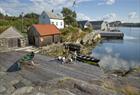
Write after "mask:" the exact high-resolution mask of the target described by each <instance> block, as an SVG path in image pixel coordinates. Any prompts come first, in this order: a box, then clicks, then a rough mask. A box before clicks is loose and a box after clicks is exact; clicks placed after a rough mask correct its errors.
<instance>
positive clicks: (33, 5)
mask: <svg viewBox="0 0 140 95" xmlns="http://www.w3.org/2000/svg"><path fill="white" fill-rule="evenodd" d="M74 1H75V0H28V1H24V2H23V0H0V6H1V8H2V9H4V10H5V11H6V12H8V13H10V14H11V15H14V16H15V15H16V16H18V15H19V14H21V12H24V13H29V12H35V13H39V14H40V13H41V12H42V11H43V10H46V11H50V10H52V9H54V10H56V11H60V10H61V9H62V8H63V7H69V8H72V6H73V2H74ZM88 1H91V0H76V5H78V4H79V3H82V2H88Z"/></svg>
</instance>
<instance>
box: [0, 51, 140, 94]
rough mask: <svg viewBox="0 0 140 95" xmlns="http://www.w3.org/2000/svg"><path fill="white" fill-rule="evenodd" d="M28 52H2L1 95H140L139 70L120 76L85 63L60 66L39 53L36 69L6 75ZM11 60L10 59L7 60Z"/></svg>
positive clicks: (0, 64) (0, 66)
mask: <svg viewBox="0 0 140 95" xmlns="http://www.w3.org/2000/svg"><path fill="white" fill-rule="evenodd" d="M24 54H26V52H7V53H0V95H139V93H140V84H139V82H140V70H139V69H138V70H135V71H133V72H131V74H129V75H127V76H125V77H120V76H115V75H112V74H111V75H110V74H109V75H108V74H105V73H104V72H103V71H102V70H101V69H100V68H98V67H96V66H91V65H88V64H85V63H76V64H59V63H58V62H57V61H55V60H54V58H51V57H46V56H43V55H39V54H37V55H36V56H35V59H34V61H35V62H36V63H38V64H39V65H38V66H36V67H35V68H30V67H23V68H22V70H20V71H17V72H6V70H7V69H8V67H10V66H11V65H12V64H13V63H14V62H15V60H16V59H18V58H19V57H21V56H23V55H24ZM7 58H8V59H7Z"/></svg>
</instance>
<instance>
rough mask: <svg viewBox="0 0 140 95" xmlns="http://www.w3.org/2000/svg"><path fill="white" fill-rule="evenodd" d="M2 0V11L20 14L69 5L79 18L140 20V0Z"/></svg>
mask: <svg viewBox="0 0 140 95" xmlns="http://www.w3.org/2000/svg"><path fill="white" fill-rule="evenodd" d="M74 1H75V0H0V12H1V13H3V14H5V15H6V14H7V15H11V16H19V15H20V14H21V13H22V12H24V14H26V13H30V12H35V13H38V14H41V12H42V11H44V10H45V11H51V10H52V9H53V10H54V11H55V12H61V10H62V8H63V7H68V8H70V9H72V10H74V11H75V12H76V13H77V20H90V21H93V20H94V21H95V20H105V21H108V22H111V21H116V20H119V21H122V22H134V23H135V22H140V0H76V2H75V6H73V2H74Z"/></svg>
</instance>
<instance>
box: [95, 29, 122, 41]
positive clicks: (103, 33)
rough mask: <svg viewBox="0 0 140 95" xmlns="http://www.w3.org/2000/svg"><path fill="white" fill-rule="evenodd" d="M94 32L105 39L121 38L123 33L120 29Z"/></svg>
mask: <svg viewBox="0 0 140 95" xmlns="http://www.w3.org/2000/svg"><path fill="white" fill-rule="evenodd" d="M96 33H98V34H100V35H101V38H105V39H123V37H124V33H123V32H120V31H113V32H110V31H96Z"/></svg>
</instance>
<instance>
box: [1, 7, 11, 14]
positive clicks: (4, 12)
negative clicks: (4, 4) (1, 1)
mask: <svg viewBox="0 0 140 95" xmlns="http://www.w3.org/2000/svg"><path fill="white" fill-rule="evenodd" d="M0 13H2V14H3V15H9V16H10V14H9V13H7V12H6V11H5V10H4V9H2V8H1V7H0Z"/></svg>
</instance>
